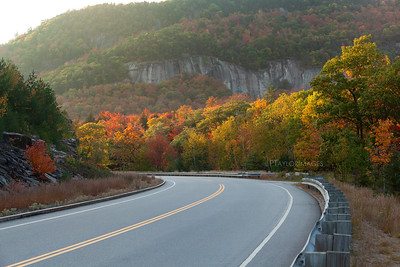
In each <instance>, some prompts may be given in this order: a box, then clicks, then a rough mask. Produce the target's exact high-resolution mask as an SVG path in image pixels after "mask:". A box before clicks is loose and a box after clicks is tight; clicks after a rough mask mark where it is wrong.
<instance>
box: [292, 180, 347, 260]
mask: <svg viewBox="0 0 400 267" xmlns="http://www.w3.org/2000/svg"><path fill="white" fill-rule="evenodd" d="M303 184H305V185H307V186H308V187H309V188H310V189H313V190H316V191H318V192H319V193H321V195H322V196H323V198H324V201H325V206H324V210H323V211H322V215H321V218H320V220H319V221H318V222H317V223H316V225H315V227H314V229H313V230H312V232H311V233H310V236H309V238H308V242H307V244H306V245H305V246H304V248H303V250H302V251H301V252H300V254H299V255H298V256H297V258H296V259H295V261H294V262H293V264H292V266H293V267H304V266H305V267H331V266H332V267H349V266H350V242H351V215H350V207H349V202H348V200H347V198H346V196H345V195H344V194H343V192H342V191H341V190H340V189H337V188H335V186H334V185H333V184H331V183H329V182H327V181H325V180H324V178H322V177H319V178H303Z"/></svg>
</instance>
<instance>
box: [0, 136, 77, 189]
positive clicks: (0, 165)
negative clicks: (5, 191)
mask: <svg viewBox="0 0 400 267" xmlns="http://www.w3.org/2000/svg"><path fill="white" fill-rule="evenodd" d="M33 141H34V140H32V139H31V138H30V137H28V136H26V135H22V134H18V133H7V132H4V133H3V139H2V140H0V189H2V188H4V187H9V186H10V185H12V184H21V185H22V186H34V185H37V184H39V182H40V178H39V177H38V176H37V175H36V174H35V173H34V172H33V171H32V167H31V165H30V164H29V162H28V161H27V160H26V159H25V156H24V153H25V151H26V146H27V145H28V146H30V145H32V142H33ZM61 142H62V143H63V144H64V145H65V146H66V147H67V148H68V149H67V153H66V152H62V151H58V150H57V149H55V147H54V146H52V147H51V151H52V153H53V155H54V157H55V159H56V161H57V163H58V164H57V171H55V172H54V173H49V174H46V175H45V176H46V178H47V180H49V181H51V182H54V183H56V182H57V180H58V179H60V178H61V177H62V175H63V173H64V172H65V171H66V169H65V168H64V167H63V166H64V165H65V158H66V157H68V156H72V157H76V143H75V142H74V139H65V140H62V141H61Z"/></svg>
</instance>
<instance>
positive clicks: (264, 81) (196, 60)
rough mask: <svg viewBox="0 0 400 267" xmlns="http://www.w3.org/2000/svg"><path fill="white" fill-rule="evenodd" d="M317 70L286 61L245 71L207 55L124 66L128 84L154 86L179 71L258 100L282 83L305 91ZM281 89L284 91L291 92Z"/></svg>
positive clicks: (271, 62)
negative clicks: (218, 83)
mask: <svg viewBox="0 0 400 267" xmlns="http://www.w3.org/2000/svg"><path fill="white" fill-rule="evenodd" d="M320 70H321V68H310V69H303V68H301V67H300V65H299V63H298V62H297V61H296V60H292V59H286V60H277V61H270V62H268V67H267V68H264V69H260V70H258V71H250V70H246V69H245V68H243V67H241V66H238V65H235V64H232V63H229V62H225V61H222V60H219V59H218V58H215V57H209V56H186V57H185V58H183V59H173V60H165V61H152V62H141V63H138V62H130V63H128V71H129V78H130V80H131V82H132V83H135V82H145V83H154V84H158V83H160V82H162V81H166V80H169V79H171V78H173V77H176V76H178V75H179V74H180V73H182V72H187V73H200V74H202V75H207V76H210V77H213V78H215V79H218V80H221V81H222V82H223V83H224V84H225V85H226V86H227V87H228V88H229V89H230V90H231V91H232V92H233V93H239V94H245V93H246V94H249V95H250V96H252V97H254V98H257V97H262V96H263V95H264V94H265V92H266V88H268V87H269V86H271V85H274V86H276V87H277V86H278V85H279V84H280V83H281V82H283V81H286V82H288V83H289V84H290V86H291V88H296V89H299V90H301V89H309V88H310V85H309V82H310V81H311V79H312V77H314V76H315V75H317V74H318V73H319V72H320ZM291 88H285V89H291Z"/></svg>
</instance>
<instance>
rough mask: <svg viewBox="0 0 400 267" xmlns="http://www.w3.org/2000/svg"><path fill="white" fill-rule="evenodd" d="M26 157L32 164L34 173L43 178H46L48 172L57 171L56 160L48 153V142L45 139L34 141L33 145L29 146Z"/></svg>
mask: <svg viewBox="0 0 400 267" xmlns="http://www.w3.org/2000/svg"><path fill="white" fill-rule="evenodd" d="M25 158H26V159H27V160H28V161H29V163H30V164H31V166H32V169H33V171H34V173H36V174H37V175H38V176H39V177H40V178H41V179H43V180H46V177H45V176H44V175H45V174H46V173H51V172H54V171H56V169H57V168H56V166H55V164H54V160H53V159H52V158H50V156H49V155H48V153H47V149H46V143H45V142H44V141H37V142H34V143H33V145H32V146H30V147H29V146H27V149H26V151H25Z"/></svg>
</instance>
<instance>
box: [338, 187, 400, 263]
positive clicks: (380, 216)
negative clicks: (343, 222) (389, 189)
mask: <svg viewBox="0 0 400 267" xmlns="http://www.w3.org/2000/svg"><path fill="white" fill-rule="evenodd" d="M331 182H333V183H334V185H335V186H336V187H337V188H340V189H341V190H342V191H343V193H344V194H345V195H346V196H347V198H348V200H349V203H350V209H351V217H352V227H353V238H352V249H353V253H352V256H351V262H352V263H351V265H352V266H400V200H399V198H398V197H395V196H387V195H375V194H374V192H373V191H372V190H371V189H369V188H359V187H355V186H353V185H350V184H346V183H341V182H338V181H336V180H332V181H331Z"/></svg>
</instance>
